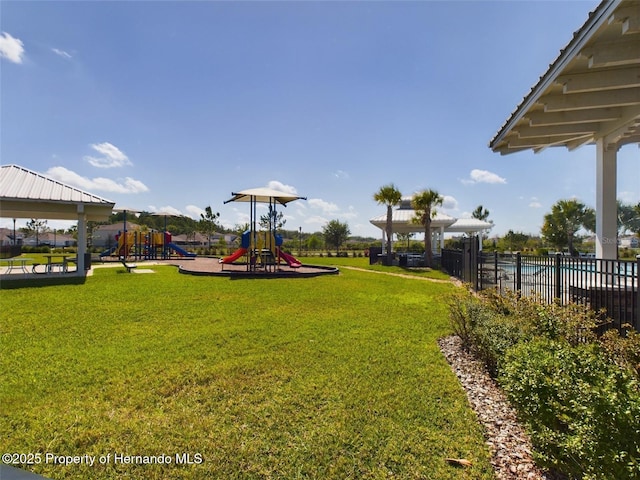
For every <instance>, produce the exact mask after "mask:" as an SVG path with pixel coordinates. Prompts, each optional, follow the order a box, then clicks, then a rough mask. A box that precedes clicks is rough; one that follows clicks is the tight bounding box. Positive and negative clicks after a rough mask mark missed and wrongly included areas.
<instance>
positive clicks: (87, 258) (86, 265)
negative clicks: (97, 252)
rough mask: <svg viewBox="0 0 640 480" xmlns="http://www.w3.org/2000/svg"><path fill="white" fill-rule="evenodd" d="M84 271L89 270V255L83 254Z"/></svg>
mask: <svg viewBox="0 0 640 480" xmlns="http://www.w3.org/2000/svg"><path fill="white" fill-rule="evenodd" d="M84 269H85V270H91V253H85V254H84Z"/></svg>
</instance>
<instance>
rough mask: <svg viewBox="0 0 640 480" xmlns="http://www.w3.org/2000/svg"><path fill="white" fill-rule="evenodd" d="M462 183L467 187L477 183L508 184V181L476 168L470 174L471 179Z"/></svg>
mask: <svg viewBox="0 0 640 480" xmlns="http://www.w3.org/2000/svg"><path fill="white" fill-rule="evenodd" d="M461 182H462V183H464V184H465V185H473V184H475V183H507V180H506V179H504V178H503V177H501V176H499V175H497V174H495V173H493V172H490V171H488V170H479V169H477V168H474V169H473V170H471V172H470V173H469V178H465V179H462V180H461Z"/></svg>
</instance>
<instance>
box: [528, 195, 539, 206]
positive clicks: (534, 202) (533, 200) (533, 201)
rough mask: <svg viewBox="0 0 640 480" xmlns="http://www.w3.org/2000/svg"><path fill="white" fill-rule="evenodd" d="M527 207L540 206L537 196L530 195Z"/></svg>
mask: <svg viewBox="0 0 640 480" xmlns="http://www.w3.org/2000/svg"><path fill="white" fill-rule="evenodd" d="M529 207H531V208H541V207H542V204H541V203H540V202H539V200H538V197H531V200H530V201H529Z"/></svg>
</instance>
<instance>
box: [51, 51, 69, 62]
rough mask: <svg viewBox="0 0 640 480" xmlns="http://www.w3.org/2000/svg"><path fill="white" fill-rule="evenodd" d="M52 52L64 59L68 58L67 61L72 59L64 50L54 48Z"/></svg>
mask: <svg viewBox="0 0 640 480" xmlns="http://www.w3.org/2000/svg"><path fill="white" fill-rule="evenodd" d="M51 51H52V52H53V53H55V54H56V55H59V56H60V57H62V58H66V59H67V60H68V59H70V58H71V55H70V54H69V53H67V52H65V51H64V50H60V49H58V48H52V49H51Z"/></svg>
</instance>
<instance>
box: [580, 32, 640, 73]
mask: <svg viewBox="0 0 640 480" xmlns="http://www.w3.org/2000/svg"><path fill="white" fill-rule="evenodd" d="M638 51H639V49H638V41H637V40H636V39H635V38H631V39H626V38H625V39H624V40H619V41H617V42H603V43H596V44H595V45H592V46H590V47H586V48H584V49H583V50H582V51H581V52H580V53H581V55H583V56H585V57H587V58H588V59H589V68H595V67H612V66H616V65H632V64H638V63H640V54H639V53H638Z"/></svg>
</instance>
